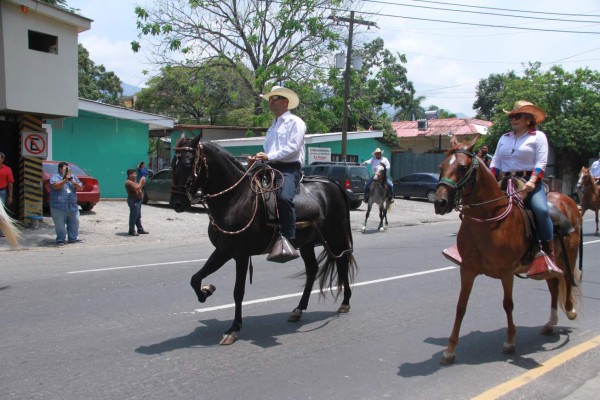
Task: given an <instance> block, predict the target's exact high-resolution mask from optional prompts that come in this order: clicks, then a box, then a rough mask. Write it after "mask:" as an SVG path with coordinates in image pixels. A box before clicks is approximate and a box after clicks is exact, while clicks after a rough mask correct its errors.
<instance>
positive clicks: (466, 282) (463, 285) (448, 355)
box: [440, 268, 475, 365]
mask: <svg viewBox="0 0 600 400" xmlns="http://www.w3.org/2000/svg"><path fill="white" fill-rule="evenodd" d="M464 271H465V268H462V269H461V273H460V294H459V296H458V303H457V304H456V317H455V319H454V326H453V327H452V333H451V334H450V338H448V347H447V348H446V350H444V354H443V356H442V358H441V359H440V364H444V365H448V364H453V363H454V361H455V359H456V346H457V345H458V335H459V333H460V325H461V324H462V320H463V318H464V316H465V312H466V311H467V303H468V302H469V296H470V295H471V289H473V282H474V281H475V275H472V274H470V273H466V272H464Z"/></svg>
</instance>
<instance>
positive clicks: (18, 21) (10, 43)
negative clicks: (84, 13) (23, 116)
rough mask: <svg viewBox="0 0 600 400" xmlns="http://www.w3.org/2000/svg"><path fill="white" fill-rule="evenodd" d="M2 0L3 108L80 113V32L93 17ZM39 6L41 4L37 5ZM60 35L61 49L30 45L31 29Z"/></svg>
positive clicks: (0, 107)
mask: <svg viewBox="0 0 600 400" xmlns="http://www.w3.org/2000/svg"><path fill="white" fill-rule="evenodd" d="M21 3H22V4H27V5H30V6H31V7H30V8H27V10H28V11H27V12H24V11H23V9H22V8H21V6H20V5H19V3H17V2H13V1H9V0H0V20H1V23H0V27H1V31H0V37H1V39H2V42H3V46H2V48H1V50H2V54H1V55H2V57H0V74H1V75H0V111H4V112H18V113H32V114H41V115H50V116H52V115H56V116H76V115H77V108H78V107H77V76H78V71H77V68H78V64H77V52H78V48H77V33H78V31H80V30H82V29H81V26H79V25H80V24H81V23H84V25H85V23H86V21H87V25H88V28H89V20H86V19H83V18H81V17H77V16H75V15H74V14H70V13H67V12H64V11H60V10H59V9H56V8H54V7H49V6H47V5H44V3H36V2H32V1H28V0H23V1H22V2H21ZM34 7H35V8H34ZM30 31H35V32H40V33H43V34H47V35H51V36H56V37H57V45H58V46H57V48H56V53H53V52H44V51H38V50H32V49H30V40H29V32H30Z"/></svg>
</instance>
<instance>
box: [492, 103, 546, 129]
mask: <svg viewBox="0 0 600 400" xmlns="http://www.w3.org/2000/svg"><path fill="white" fill-rule="evenodd" d="M502 111H504V113H505V114H506V115H513V114H519V113H523V114H531V115H533V119H534V120H535V123H536V124H540V123H542V122H543V121H544V120H545V119H546V114H544V111H542V109H541V108H539V107H538V106H535V105H534V104H533V103H530V102H528V101H524V100H520V101H517V102H516V103H515V105H514V107H513V109H512V111H506V110H502Z"/></svg>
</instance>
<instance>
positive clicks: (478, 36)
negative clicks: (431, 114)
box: [67, 0, 600, 117]
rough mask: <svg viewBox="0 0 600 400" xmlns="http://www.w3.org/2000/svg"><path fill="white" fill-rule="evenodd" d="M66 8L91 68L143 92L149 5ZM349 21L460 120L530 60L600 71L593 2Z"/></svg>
mask: <svg viewBox="0 0 600 400" xmlns="http://www.w3.org/2000/svg"><path fill="white" fill-rule="evenodd" d="M67 3H68V5H69V6H70V7H73V8H76V9H79V10H80V11H79V13H80V14H81V15H83V16H85V17H87V18H90V19H92V20H93V22H92V27H91V29H90V30H89V31H86V32H83V33H80V34H79V42H80V43H81V44H83V46H84V47H85V48H86V49H87V50H88V51H89V53H90V58H91V59H92V61H94V62H95V63H96V64H103V65H104V66H105V67H106V68H107V69H108V70H109V71H113V72H115V73H116V74H117V76H118V77H119V78H121V80H122V81H123V82H125V83H127V84H130V85H133V86H137V87H144V86H145V82H146V81H147V79H148V75H144V74H143V73H142V71H143V70H149V71H152V70H153V67H152V63H151V62H150V61H149V59H148V56H147V55H146V54H145V53H144V52H142V53H139V54H136V53H133V52H132V50H131V45H130V42H131V41H133V40H136V39H137V34H138V33H137V30H136V25H135V24H136V18H135V14H134V8H135V5H136V4H141V5H144V4H148V3H150V0H137V1H135V0H68V1H67ZM459 3H460V5H459ZM355 17H356V18H362V19H365V20H369V21H373V22H375V23H376V24H377V27H371V28H370V29H368V30H366V28H365V27H364V26H360V25H355V36H354V43H355V46H356V45H359V44H360V42H361V41H363V42H366V41H371V40H373V39H375V38H377V37H381V38H382V39H383V40H384V42H385V47H386V48H387V49H389V50H390V51H392V52H394V53H396V52H398V53H402V54H405V55H406V57H407V58H408V63H407V64H406V65H405V66H406V68H407V71H408V79H409V80H410V81H412V82H413V84H414V87H415V89H416V91H417V93H416V95H417V96H425V97H426V98H425V100H424V101H423V103H422V104H423V105H424V106H426V107H427V106H429V105H436V106H438V107H439V108H443V109H445V110H447V111H449V112H453V113H456V114H459V115H460V114H462V115H464V116H466V117H473V116H474V115H475V111H473V110H472V105H473V102H474V101H475V99H476V97H475V93H476V85H477V83H478V82H479V80H481V79H485V78H487V77H489V76H490V74H501V73H506V72H508V71H511V70H512V71H515V72H516V73H517V74H519V73H520V72H521V71H523V65H524V64H527V63H528V62H534V61H539V62H541V63H542V68H543V69H547V68H549V67H550V66H552V65H557V64H558V65H561V66H562V67H563V68H564V69H565V70H567V71H573V70H575V69H576V68H584V67H588V68H590V69H592V70H596V71H600V1H599V0H577V1H573V0H528V1H522V0H519V1H515V0H503V1H499V0H496V1H491V0H489V1H486V0H461V1H458V0H446V1H426V0H388V1H384V0H381V1H380V0H365V1H361V7H360V10H357V12H356V14H355ZM355 48H356V47H355ZM333 59H334V54H332V55H331V60H332V63H333Z"/></svg>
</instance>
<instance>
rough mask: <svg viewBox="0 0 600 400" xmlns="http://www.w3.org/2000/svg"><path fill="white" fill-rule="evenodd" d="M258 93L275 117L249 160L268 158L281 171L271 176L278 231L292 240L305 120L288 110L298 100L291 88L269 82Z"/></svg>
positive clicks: (270, 163) (302, 157)
mask: <svg viewBox="0 0 600 400" xmlns="http://www.w3.org/2000/svg"><path fill="white" fill-rule="evenodd" d="M261 97H262V98H263V99H265V100H267V101H268V102H269V108H270V109H271V111H272V112H273V114H274V115H275V120H274V121H273V124H272V125H271V127H270V128H269V130H268V131H267V136H266V138H265V144H264V145H263V147H264V152H262V151H261V152H258V153H256V155H255V156H254V157H250V160H249V161H250V162H251V163H252V162H254V161H256V160H262V161H268V163H269V165H270V166H271V167H273V168H275V169H277V170H278V171H279V172H281V174H282V175H279V174H277V177H276V179H275V184H276V185H277V187H278V189H277V208H278V210H279V223H280V225H281V234H282V235H283V236H285V237H286V238H287V239H288V240H294V239H295V238H296V209H295V207H294V201H293V200H294V196H295V195H296V190H297V188H298V185H299V184H300V179H301V178H302V166H303V165H304V154H305V148H304V134H305V133H306V124H305V123H304V121H303V120H302V119H301V118H300V117H297V116H295V115H292V113H290V111H289V110H292V109H294V108H296V107H297V106H298V104H300V99H299V98H298V95H297V94H296V93H294V92H293V91H292V90H290V89H287V88H284V87H280V86H273V88H272V89H271V91H270V92H269V93H267V94H261Z"/></svg>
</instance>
